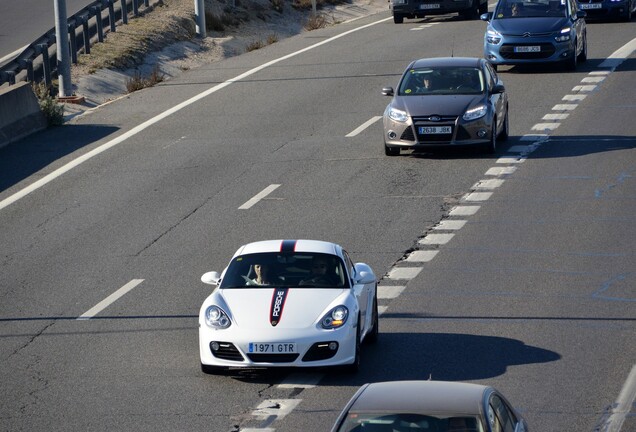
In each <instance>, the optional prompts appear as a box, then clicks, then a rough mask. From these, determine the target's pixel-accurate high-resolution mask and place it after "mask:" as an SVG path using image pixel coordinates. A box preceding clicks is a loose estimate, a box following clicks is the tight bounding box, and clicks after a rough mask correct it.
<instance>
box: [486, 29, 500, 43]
mask: <svg viewBox="0 0 636 432" xmlns="http://www.w3.org/2000/svg"><path fill="white" fill-rule="evenodd" d="M486 41H488V43H490V44H493V45H497V44H499V42H501V33H499V32H498V31H496V30H492V29H490V30H488V31H487V32H486Z"/></svg>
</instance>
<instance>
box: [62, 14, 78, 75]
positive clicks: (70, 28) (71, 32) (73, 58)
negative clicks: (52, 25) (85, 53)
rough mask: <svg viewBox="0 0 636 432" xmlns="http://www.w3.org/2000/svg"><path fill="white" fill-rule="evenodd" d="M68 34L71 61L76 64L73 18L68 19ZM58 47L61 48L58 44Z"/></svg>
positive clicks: (75, 38) (75, 39) (75, 37)
mask: <svg viewBox="0 0 636 432" xmlns="http://www.w3.org/2000/svg"><path fill="white" fill-rule="evenodd" d="M68 35H69V41H70V44H71V61H72V62H73V64H77V36H76V35H75V20H69V24H68ZM60 45H61V44H60ZM58 49H61V46H58Z"/></svg>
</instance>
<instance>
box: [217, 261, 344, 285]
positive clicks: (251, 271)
mask: <svg viewBox="0 0 636 432" xmlns="http://www.w3.org/2000/svg"><path fill="white" fill-rule="evenodd" d="M260 286H262V287H272V286H277V287H300V288H350V285H349V277H348V276H347V273H346V271H345V266H344V263H343V262H342V260H341V259H340V258H339V257H337V256H335V255H329V254H321V253H312V252H268V253H257V254H249V255H241V256H238V257H236V258H234V260H232V262H231V263H230V265H229V266H228V268H227V270H226V271H225V274H224V276H223V280H222V281H221V285H220V287H221V288H245V287H250V288H255V287H260Z"/></svg>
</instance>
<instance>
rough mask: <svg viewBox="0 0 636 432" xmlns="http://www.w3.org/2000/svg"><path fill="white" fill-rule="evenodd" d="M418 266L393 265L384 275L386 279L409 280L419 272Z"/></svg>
mask: <svg viewBox="0 0 636 432" xmlns="http://www.w3.org/2000/svg"><path fill="white" fill-rule="evenodd" d="M421 271H422V269H421V268H420V267H393V268H392V269H391V270H389V272H388V273H387V275H386V278H387V279H393V280H411V279H413V278H414V277H415V276H417V275H418V274H420V272H421Z"/></svg>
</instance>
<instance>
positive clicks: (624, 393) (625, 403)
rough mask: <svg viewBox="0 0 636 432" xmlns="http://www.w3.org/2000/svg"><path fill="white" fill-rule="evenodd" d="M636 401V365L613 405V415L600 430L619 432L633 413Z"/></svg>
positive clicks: (602, 431)
mask: <svg viewBox="0 0 636 432" xmlns="http://www.w3.org/2000/svg"><path fill="white" fill-rule="evenodd" d="M635 399H636V365H634V366H632V370H631V372H630V373H629V376H628V377H627V380H626V381H625V383H624V384H623V389H622V390H621V393H620V394H619V396H618V399H616V402H615V403H614V405H612V409H611V414H610V416H609V418H608V419H607V422H606V423H605V424H604V425H603V426H602V427H601V428H600V429H598V430H599V431H601V432H619V431H620V430H621V428H622V427H623V423H624V422H625V417H627V415H628V414H629V413H630V412H631V409H632V406H633V405H634V400H635Z"/></svg>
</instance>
